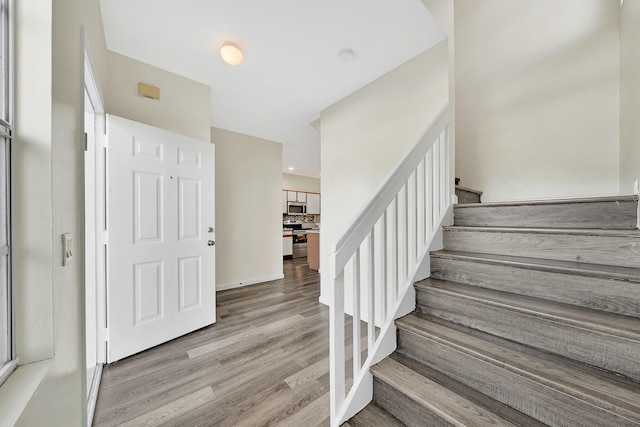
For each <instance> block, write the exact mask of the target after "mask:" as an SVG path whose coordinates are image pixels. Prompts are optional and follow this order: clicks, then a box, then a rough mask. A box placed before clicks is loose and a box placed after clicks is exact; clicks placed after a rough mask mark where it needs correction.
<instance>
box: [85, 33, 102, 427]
mask: <svg viewBox="0 0 640 427" xmlns="http://www.w3.org/2000/svg"><path fill="white" fill-rule="evenodd" d="M83 33H84V90H85V91H86V94H87V96H88V99H89V102H90V103H91V105H90V106H89V107H90V109H91V110H93V113H94V120H95V122H94V135H93V136H92V137H91V138H90V139H91V140H92V141H91V142H92V143H93V148H94V149H93V150H91V151H92V153H91V154H92V155H93V159H89V161H91V162H92V163H93V168H90V170H89V171H88V173H89V174H90V176H85V177H84V182H85V185H89V186H91V187H92V189H93V190H94V191H93V194H94V195H95V204H94V205H93V206H90V208H91V209H90V210H89V212H85V221H86V218H87V216H88V214H90V213H91V212H90V211H94V214H95V223H94V224H95V227H91V228H93V231H91V230H86V234H87V235H85V269H93V270H94V274H91V276H93V277H91V278H89V280H86V282H85V292H84V295H85V297H86V295H87V294H88V295H95V306H93V304H92V303H93V301H91V302H87V301H85V313H84V316H83V326H84V338H85V339H84V350H85V357H84V358H83V360H84V362H83V366H84V371H85V375H86V373H87V366H86V365H87V362H86V356H87V352H89V351H92V352H95V360H96V367H95V369H94V370H93V375H92V377H91V378H86V382H85V393H84V396H87V401H86V405H87V425H91V424H92V420H93V414H94V411H95V404H96V399H97V395H98V388H99V386H100V379H101V376H102V366H103V365H104V364H105V363H106V354H107V351H106V307H105V306H106V282H105V277H106V264H105V256H106V242H107V239H106V216H105V210H106V199H105V196H106V191H105V185H106V181H105V173H106V169H105V139H106V138H105V133H106V118H105V110H104V101H103V97H102V92H101V90H100V84H99V81H98V77H97V74H96V72H95V67H94V65H93V60H92V57H91V52H90V48H89V40H88V37H87V34H86V32H85V31H83ZM86 109H87V106H85V108H84V109H83V113H84V110H86ZM91 169H92V170H91ZM92 201H93V200H91V201H88V202H89V203H91V202H92ZM85 203H87V202H85ZM87 263H92V266H91V267H88V266H87ZM92 279H93V280H92ZM88 287H92V288H91V289H88ZM88 303H91V305H92V306H91V307H90V308H89V309H93V310H94V314H93V315H91V316H87V312H86V310H88V308H87V304H88ZM91 319H95V325H93V324H91V325H89V324H88V321H91ZM89 334H91V335H92V337H93V338H92V339H91V340H90V342H92V343H95V346H96V348H95V349H89V348H88V346H87V337H89V336H90V335H89Z"/></svg>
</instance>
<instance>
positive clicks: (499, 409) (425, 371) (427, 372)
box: [389, 351, 546, 427]
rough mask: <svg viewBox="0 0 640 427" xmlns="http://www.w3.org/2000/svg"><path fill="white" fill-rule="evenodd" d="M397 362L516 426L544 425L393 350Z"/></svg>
mask: <svg viewBox="0 0 640 427" xmlns="http://www.w3.org/2000/svg"><path fill="white" fill-rule="evenodd" d="M389 357H391V358H392V359H394V360H395V361H397V362H400V363H402V364H403V365H405V366H407V367H408V368H410V369H412V370H414V371H415V372H417V373H419V374H420V375H422V376H424V377H427V378H429V379H431V380H433V381H435V382H437V383H438V384H441V385H443V386H445V387H446V388H448V389H449V390H451V391H454V392H455V393H457V394H459V395H460V396H463V397H465V398H466V399H469V400H470V401H472V402H473V403H476V404H478V405H480V406H484V407H485V408H489V409H490V410H491V411H492V412H493V413H495V414H497V415H499V416H500V417H501V418H503V419H504V420H506V421H509V422H511V423H513V424H515V425H518V426H527V427H544V426H546V424H544V423H541V422H540V421H538V420H536V419H534V418H531V417H529V416H528V415H525V414H523V413H522V412H520V411H518V410H516V409H514V408H512V407H510V406H508V405H505V404H504V403H502V402H499V401H497V400H495V399H493V398H491V397H489V396H487V395H486V394H483V393H481V392H479V391H477V390H475V389H473V388H471V387H469V386H467V385H465V384H463V383H461V382H460V381H457V380H454V379H453V378H451V377H449V376H448V375H445V374H443V373H442V372H440V371H437V370H435V369H433V368H430V367H428V366H427V365H425V364H424V363H422V362H420V361H418V360H416V359H414V358H413V357H410V356H407V355H405V354H403V353H401V352H397V351H396V352H394V353H393V354H392V355H391V356H389Z"/></svg>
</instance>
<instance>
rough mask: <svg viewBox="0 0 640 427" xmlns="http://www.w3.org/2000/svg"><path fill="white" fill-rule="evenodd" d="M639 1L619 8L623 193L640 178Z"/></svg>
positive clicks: (621, 171) (621, 182) (631, 0)
mask: <svg viewBox="0 0 640 427" xmlns="http://www.w3.org/2000/svg"><path fill="white" fill-rule="evenodd" d="M639 117H640V2H638V1H637V0H635V1H634V0H627V1H625V2H624V6H623V7H622V9H621V11H620V192H621V193H623V194H630V193H632V192H633V183H634V182H635V181H636V180H637V179H639V178H640V120H639Z"/></svg>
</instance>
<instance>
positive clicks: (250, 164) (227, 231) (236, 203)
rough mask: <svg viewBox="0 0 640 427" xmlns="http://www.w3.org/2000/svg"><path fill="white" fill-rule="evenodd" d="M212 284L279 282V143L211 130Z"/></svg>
mask: <svg viewBox="0 0 640 427" xmlns="http://www.w3.org/2000/svg"><path fill="white" fill-rule="evenodd" d="M211 141H212V142H213V143H214V144H215V146H216V286H217V288H218V289H219V290H220V289H228V288H231V287H236V286H242V285H247V284H252V283H257V282H262V281H267V280H274V279H278V278H282V277H283V275H282V144H279V143H277V142H272V141H267V140H264V139H260V138H255V137H252V136H248V135H243V134H239V133H235V132H231V131H227V130H223V129H218V128H211Z"/></svg>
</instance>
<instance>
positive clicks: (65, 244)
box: [62, 233, 73, 266]
mask: <svg viewBox="0 0 640 427" xmlns="http://www.w3.org/2000/svg"><path fill="white" fill-rule="evenodd" d="M72 258H73V241H72V240H71V233H64V234H63V235H62V265H63V266H66V265H69V264H71V259H72Z"/></svg>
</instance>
